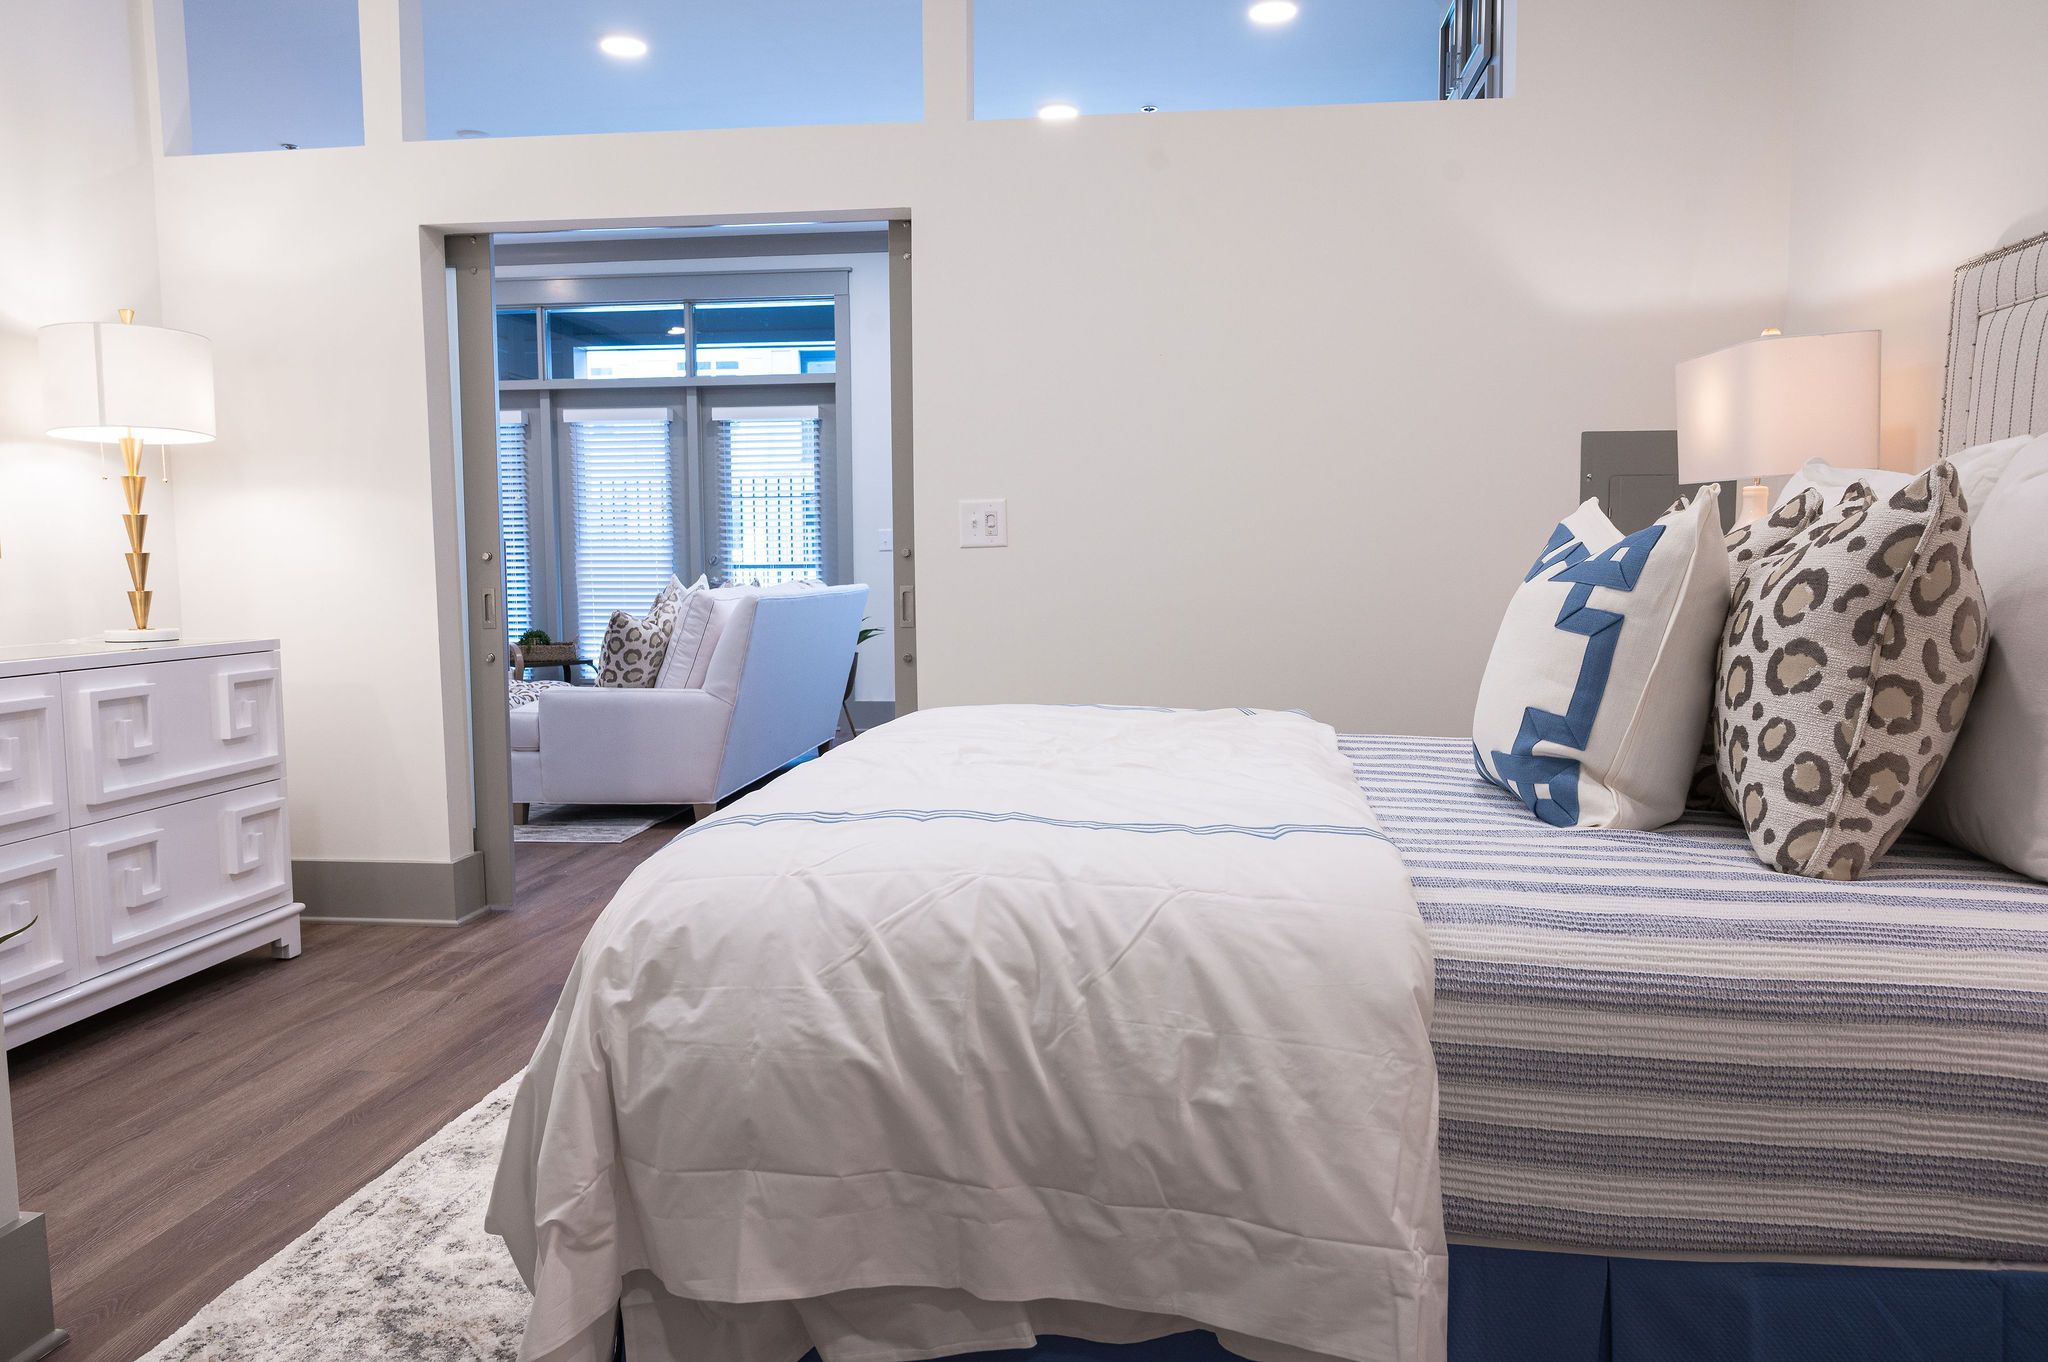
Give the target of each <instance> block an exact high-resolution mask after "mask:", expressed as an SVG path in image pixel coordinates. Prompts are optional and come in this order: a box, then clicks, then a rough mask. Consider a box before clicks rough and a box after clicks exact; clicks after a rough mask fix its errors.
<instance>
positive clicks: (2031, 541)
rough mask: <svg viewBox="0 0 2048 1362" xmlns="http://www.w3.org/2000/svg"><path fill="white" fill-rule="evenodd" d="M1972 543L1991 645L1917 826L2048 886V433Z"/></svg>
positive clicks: (1982, 505)
mask: <svg viewBox="0 0 2048 1362" xmlns="http://www.w3.org/2000/svg"><path fill="white" fill-rule="evenodd" d="M1972 509H1973V519H1972V521H1971V525H1970V539H1971V544H1972V548H1973V551H1974V556H1975V558H1976V563H1977V575H1978V577H1979V579H1980V580H1981V581H1982V582H1983V585H1984V603H1985V610H1986V613H1987V615H1988V616H1989V619H1990V625H1991V647H1990V651H1989V652H1988V653H1986V655H1985V658H1984V674H1983V676H1982V677H1980V678H1979V680H1978V682H1977V696H1976V698H1975V699H1974V700H1972V701H1971V702H1970V721H1969V722H1968V723H1967V724H1965V725H1963V731H1962V734H1961V735H1960V736H1959V737H1958V738H1957V739H1956V745H1955V750H1954V751H1953V752H1951V753H1950V754H1949V758H1948V764H1947V765H1946V766H1944V767H1942V770H1941V779H1940V780H1939V781H1937V782H1935V786H1934V793H1932V794H1931V795H1929V796H1928V798H1927V805H1926V807H1925V808H1923V809H1922V810H1921V811H1920V818H1919V820H1918V825H1919V826H1920V827H1921V828H1923V829H1925V830H1926V831H1928V832H1932V833H1933V834H1935V835H1936V836H1937V837H1941V838H1944V839H1946V840H1948V841H1950V842H1953V843H1955V844H1956V845H1957V846H1961V847H1967V848H1969V849H1970V850H1971V851H1974V852H1976V853H1977V854H1978V855H1979V856H1984V857H1988V858H1989V859H1991V860H1994V861H1997V862H1998V863H1999V864H2001V865H2004V866H2009V867H2010V868H2012V869H2014V870H2017V871H2019V872H2020V873H2021V874H2022V875H2032V876H2033V877H2034V878H2035V879H2037V880H2048V435H2043V436H2037V437H2035V438H2034V439H2033V440H2032V441H2031V442H2029V443H2028V445H2027V447H2026V448H2024V449H2022V450H2021V451H2019V452H2018V454H2017V455H2016V456H2015V457H2014V458H2012V459H2011V460H2010V461H2009V463H2008V464H2007V466H2006V468H2005V469H2004V470H2003V475H2002V476H2001V477H2000V479H1999V480H1998V482H1997V484H1996V485H1995V486H1994V487H1992V488H1991V490H1990V492H1989V494H1988V495H1987V496H1986V497H1985V498H1984V499H1983V500H1982V501H1981V502H1974V503H1973V504H1972Z"/></svg>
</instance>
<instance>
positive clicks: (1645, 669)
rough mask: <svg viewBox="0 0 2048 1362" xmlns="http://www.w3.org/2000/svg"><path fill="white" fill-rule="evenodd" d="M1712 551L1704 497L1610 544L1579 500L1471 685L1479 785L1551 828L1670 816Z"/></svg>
mask: <svg viewBox="0 0 2048 1362" xmlns="http://www.w3.org/2000/svg"><path fill="white" fill-rule="evenodd" d="M1727 556H1728V555H1727V549H1726V548H1725V547H1724V546H1723V544H1722V538H1721V521H1720V511H1719V507H1718V504H1717V502H1716V499H1715V498H1714V497H1711V496H1695V497H1694V498H1693V500H1692V501H1691V502H1690V503H1689V504H1687V505H1685V506H1683V507H1681V508H1679V509H1677V510H1675V511H1672V512H1670V513H1668V514H1667V515H1665V516H1664V518H1663V519H1662V520H1659V521H1658V522H1657V523H1656V524H1655V525H1652V526H1650V527H1649V528H1648V529H1644V530H1638V531H1637V532H1636V533H1634V534H1630V535H1623V534H1622V533H1621V532H1620V531H1619V530H1617V529H1615V528H1614V525H1613V522H1611V521H1609V520H1608V518H1607V517H1606V516H1605V515H1604V514H1602V512H1601V510H1600V506H1599V503H1598V502H1594V501H1588V502H1586V503H1585V504H1584V505H1583V506H1581V507H1579V509H1578V510H1576V511H1574V512H1572V514H1571V515H1570V516H1568V517H1567V518H1566V519H1565V520H1564V522H1563V523H1562V524H1560V525H1559V526H1558V527H1557V528H1556V529H1555V530H1554V531H1552V533H1551V536H1550V542H1549V543H1548V544H1546V545H1545V546H1544V549H1543V552H1542V554H1541V555H1540V556H1539V557H1538V558H1537V559H1536V563H1535V566H1533V567H1531V568H1530V569H1529V572H1528V575H1527V576H1526V577H1524V578H1523V580H1522V585H1521V587H1520V589H1519V590H1517V591H1516V592H1515V596H1514V599H1513V600H1512V601H1510V602H1509V603H1508V610H1507V616H1506V618H1504V619H1503V620H1502V621H1501V626H1500V633H1499V634H1498V635H1497V636H1496V637H1495V638H1494V643H1493V655H1492V657H1491V658H1489V659H1488V661H1487V664H1486V677H1485V679H1484V680H1483V681H1482V682H1481V683H1480V687H1479V705H1478V709H1477V711H1476V712H1475V713H1474V715H1473V719H1472V743H1473V752H1474V758H1475V760H1476V761H1477V763H1478V766H1479V773H1480V774H1481V775H1482V776H1484V777H1485V778H1486V779H1487V780H1489V781H1491V782H1493V783H1494V784H1495V785H1498V786H1500V787H1501V788H1502V789H1504V790H1507V791H1509V792H1510V793H1511V794H1513V795H1514V796H1515V797H1516V798H1518V799H1520V800H1521V801H1522V802H1523V803H1524V804H1525V805H1527V806H1528V807H1529V809H1530V811H1531V812H1533V813H1534V814H1535V815H1536V816H1537V817H1538V818H1540V819H1542V820H1543V821H1544V822H1546V823H1551V824H1554V825H1556V826H1558V827H1586V828H1655V827H1662V826H1663V825H1664V824H1666V823H1669V822H1670V821H1671V820H1672V819H1674V818H1676V817H1678V815H1679V814H1680V813H1681V812H1682V811H1683V810H1684V807H1685V795H1686V786H1687V783H1688V781H1689V780H1690V778H1691V776H1692V769H1693V761H1694V758H1695V757H1696V756H1697V755H1698V753H1699V744H1700V736H1699V735H1700V734H1701V733H1702V732H1704V731H1705V729H1706V724H1707V707H1708V702H1709V696H1708V691H1709V688H1710V687H1711V685H1712V681H1713V658H1714V643H1715V640H1716V638H1717V637H1718V636H1719V634H1720V628H1721V621H1722V619H1723V618H1724V617H1725V616H1726V614H1727V610H1728V568H1727Z"/></svg>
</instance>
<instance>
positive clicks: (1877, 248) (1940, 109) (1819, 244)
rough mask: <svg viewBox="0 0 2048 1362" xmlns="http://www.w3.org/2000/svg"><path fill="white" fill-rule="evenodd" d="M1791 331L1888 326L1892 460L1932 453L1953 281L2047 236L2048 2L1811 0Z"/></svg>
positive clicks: (1801, 33)
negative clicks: (1967, 269)
mask: <svg viewBox="0 0 2048 1362" xmlns="http://www.w3.org/2000/svg"><path fill="white" fill-rule="evenodd" d="M1792 35H1793V49H1792V50H1793V56H1794V66H1793V70H1794V72H1795V73H1796V78H1795V82H1794V85H1793V89H1794V91H1795V97H1794V105H1793V109H1792V115H1793V117H1792V127H1793V129H1794V130H1795V137H1794V142H1793V157H1792V168H1793V177H1792V213H1791V230H1790V268H1791V298H1790V302H1789V307H1788V309H1787V314H1786V315H1787V329H1788V330H1795V331H1840V330H1849V329H1854V328H1865V327H1877V328H1880V329H1882V330H1883V332H1884V390H1883V404H1884V415H1883V422H1884V430H1883V436H1882V445H1883V455H1884V462H1885V464H1886V466H1888V467H1892V468H1908V469H1910V468H1917V467H1920V466H1922V465H1924V464H1926V463H1928V462H1930V461H1931V460H1932V459H1933V458H1934V456H1935V454H1936V452H1937V451H1936V438H1935V437H1936V435H1937V433H1938V432H1939V430H1940V426H1941V384H1942V363H1943V359H1944V356H1945V355H1946V353H1947V345H1948V313H1949V287H1950V284H1951V282H1952V280H1953V277H1954V273H1955V268H1956V266H1957V265H1959V264H1961V263H1962V262H1963V261H1965V260H1968V259H1970V258H1972V257H1973V256H1977V255H1980V254H1982V253H1983V252H1985V251H1988V250H1991V249H1992V248H1994V247H1996V246H1999V245H2003V244H2005V243H2007V242H2010V241H2015V240H2018V239H2020V238H2022V237H2027V236H2033V235H2037V234H2038V233H2041V232H2043V231H2048V75H2044V74H2043V73H2044V72H2048V4H2044V3H2042V2H2041V0H1944V3H1941V4H1927V3H1924V0H1798V2H1797V4H1796V6H1795V7H1794V11H1793V25H1792Z"/></svg>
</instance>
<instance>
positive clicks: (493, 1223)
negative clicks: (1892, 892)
mask: <svg viewBox="0 0 2048 1362" xmlns="http://www.w3.org/2000/svg"><path fill="white" fill-rule="evenodd" d="M1430 995H1431V962H1430V955H1429V945H1428V940H1427V930H1426V928H1425V927H1424V925H1423V923H1422V920H1421V918H1420V917H1419V915H1418V914H1417V912H1416V908H1415V901H1414V898H1413V896H1412V894H1411V892H1410V890H1409V887H1408V883H1407V879H1406V876H1405V875H1404V874H1403V872H1402V869H1401V861H1400V856H1399V854H1398V853H1397V852H1396V851H1395V849H1394V847H1393V845H1392V843H1391V841H1390V839H1389V838H1388V836H1387V834H1386V833H1385V831H1384V830H1383V829H1381V828H1380V827H1379V826H1378V824H1377V823H1376V822H1375V820H1374V817H1373V815H1372V812H1371V810H1370V808H1369V807H1368V805H1367V803H1366V801H1365V799H1364V797H1363V796H1362V795H1361V793H1360V792H1359V790H1358V788H1357V785H1356V784H1355V782H1354V780H1353V777H1352V773H1351V770H1350V768H1349V766H1348V765H1347V764H1346V762H1345V761H1344V760H1343V758H1342V757H1341V756H1340V755H1339V753H1338V751H1337V748H1336V743H1335V735H1334V734H1333V733H1332V732H1331V731H1330V730H1329V729H1328V728H1327V727H1324V726H1323V725H1320V724H1316V723H1314V722H1312V721H1310V720H1309V719H1307V718H1305V717H1303V716H1301V715H1297V714H1291V713H1265V712H1258V711H1253V710H1221V711H1209V712H1199V713H1198V712H1191V711H1173V710H1148V709H1135V708H1110V707H1098V706H1069V707H1038V706H987V707H980V708H972V709H953V710H927V711H922V712H919V713H917V714H913V715H909V716H906V717H904V718H900V719H898V720H896V721H894V722H892V723H890V724H888V725H886V726H884V727H882V728H881V729H879V730H876V731H875V732H873V733H870V734H867V735H864V736H863V737H862V738H861V740H860V741H859V742H856V743H852V744H849V745H847V746H846V747H845V748H843V749H840V750H838V751H835V752H834V753H832V754H831V755H830V756H828V757H826V758H824V759H822V760H819V761H816V762H811V763H808V764H806V765H803V766H800V767H797V768H795V769H793V770H791V771H789V772H787V773H785V774H784V775H783V776H781V777H780V778H778V779H777V780H776V781H774V782H772V783H771V784H769V785H768V786H767V787H765V788H764V789H762V790H760V791H758V792H756V793H755V794H753V795H750V796H749V797H747V798H746V799H744V800H741V801H740V802H738V803H737V804H734V805H733V806H731V807H730V808H728V809H725V810H723V811H721V812H719V813H718V814H716V815H715V816H713V817H711V818H710V819H708V820H706V821H704V822H700V823H698V824H695V825H694V826H692V827H691V828H690V829H688V830H687V831H686V832H685V833H683V834H682V835H681V836H680V837H678V838H677V839H676V841H675V842H674V843H672V844H671V845H670V846H669V847H668V848H666V849H665V850H663V851H662V852H660V853H657V854H656V855H655V856H654V857H653V858H651V859H649V860H648V861H647V862H645V863H644V864H642V865H641V866H640V867H639V868H638V869H637V870H636V871H635V872H634V873H633V875H632V876H631V877H630V878H629V879H628V880H627V882H626V883H625V885H623V886H622V887H621V888H620V890H619V893H618V895H617V896H616V897H615V898H614V900H613V901H612V903H611V904H610V905H609V906H608V907H607V908H606V909H605V911H604V913H603V914H602V915H601V916H600V917H599V919H598V920H597V922H596V923H595V924H594V925H593V926H592V928H591V931H590V935H589V938H588V939H587V940H586V942H585V944H584V946H583V949H582V952H581V954H580V955H579V958H578V960H577V962H576V965H575V966H574V968H573V969H572V971H571V974H570V978H569V981H568V983H567V984H566V986H565V987H564V990H563V995H562V999H561V1002H560V1004H559V1005H558V1007H557V1009H556V1011H555V1014H554V1016H553V1018H552V1019H551V1020H550V1023H549V1026H548V1030H547V1033H546V1036H545V1038H544V1039H543V1041H542V1043H541V1046H540V1048H539V1050H538V1052H537V1053H536V1054H535V1056H534V1058H533V1060H532V1062H531V1063H530V1064H529V1066H528V1069H527V1072H526V1075H525V1078H524V1080H523V1082H522V1083H521V1086H520V1089H519V1093H518V1096H517V1098H516V1100H515V1103H514V1106H513V1110H512V1114H511V1119H510V1132H509V1136H508V1140H507V1146H506V1152H505V1156H504V1158H503V1160H502V1161H501V1164H500V1168H499V1175H498V1179H497V1185H496V1188H495V1191H494V1195H493V1200H492V1209H491V1214H490V1218H489V1221H488V1224H489V1226H490V1228H491V1229H492V1230H493V1231H494V1232H496V1233H498V1234H500V1235H501V1236H502V1237H503V1238H504V1239H505V1240H506V1243H507V1244H508V1246H510V1248H511V1250H512V1253H513V1257H514V1260H515V1261H516V1262H517V1263H518V1264H519V1266H520V1269H521V1271H522V1274H523V1275H524V1276H525V1278H526V1280H527V1282H528V1284H529V1286H530V1287H531V1288H532V1289H533V1291H534V1296H535V1303H534V1306H533V1311H532V1314H531V1317H530V1319H529V1321H528V1325H527V1330H526V1335H525V1343H524V1352H523V1354H522V1355H523V1356H525V1357H527V1358H529V1359H535V1360H539V1359H545V1360H546V1362H557V1360H558V1359H559V1360H560V1362H588V1360H589V1359H594V1358H598V1357H601V1356H604V1355H606V1354H608V1353H609V1351H610V1345H611V1341H612V1327H613V1311H614V1308H615V1306H616V1307H618V1308H619V1310H620V1313H621V1315H622V1318H623V1332H624V1335H625V1340H626V1345H627V1348H628V1352H629V1355H632V1356H635V1357H642V1358H656V1357H662V1358H684V1357H688V1358H721V1359H724V1358H731V1359H755V1358H758V1359H761V1362H795V1359H796V1358H797V1357H799V1356H801V1355H802V1353H803V1352H804V1351H805V1349H806V1348H808V1347H810V1346H812V1345H813V1344H816V1345H817V1346H818V1347H819V1348H820V1349H821V1350H822V1351H823V1352H824V1353H825V1354H826V1355H827V1356H829V1357H831V1358H833V1359H834V1362H862V1360H863V1359H870V1358H893V1359H908V1358H914V1357H933V1356H944V1355H950V1354H955V1353H961V1352H972V1351H977V1350H988V1349H991V1348H1001V1347H1014V1346H1017V1345H1022V1344H1029V1343H1031V1342H1033V1341H1034V1340H1035V1339H1037V1338H1039V1337H1042V1336H1044V1335H1047V1334H1055V1335H1057V1334H1066V1333H1077V1334H1083V1335H1086V1336H1089V1337H1093V1338H1097V1339H1111V1340H1119V1341H1128V1340H1138V1339H1146V1338H1151V1337H1155V1336H1160V1335H1171V1334H1175V1333H1178V1332H1181V1331H1184V1330H1186V1329H1188V1328H1190V1327H1192V1326H1201V1327H1203V1328H1206V1329H1210V1330H1214V1331H1215V1332H1216V1334H1217V1335H1218V1337H1220V1338H1222V1339H1223V1340H1225V1341H1226V1342H1227V1343H1228V1344H1229V1345H1230V1346H1231V1347H1232V1349H1233V1350H1235V1351H1236V1352H1237V1353H1238V1354H1239V1355H1241V1356H1245V1357H1249V1358H1252V1359H1253V1360H1254V1362H1301V1360H1302V1359H1307V1358H1311V1357H1334V1358H1342V1359H1346V1362H1436V1359H1438V1358H1440V1357H1441V1356H1442V1346H1443V1344H1442V1339H1443V1320H1444V1311H1445V1308H1446V1291H1445V1274H1446V1271H1447V1258H1446V1252H1445V1247H1444V1241H1443V1223H1442V1201H1441V1196H1440V1191H1439V1182H1438V1174H1437V1165H1436V1108H1437V1088H1436V1073H1435V1066H1434V1063H1433V1060H1432V1057H1431V1054H1430V1049H1429V1032H1428V1028H1429V1009H1430Z"/></svg>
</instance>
